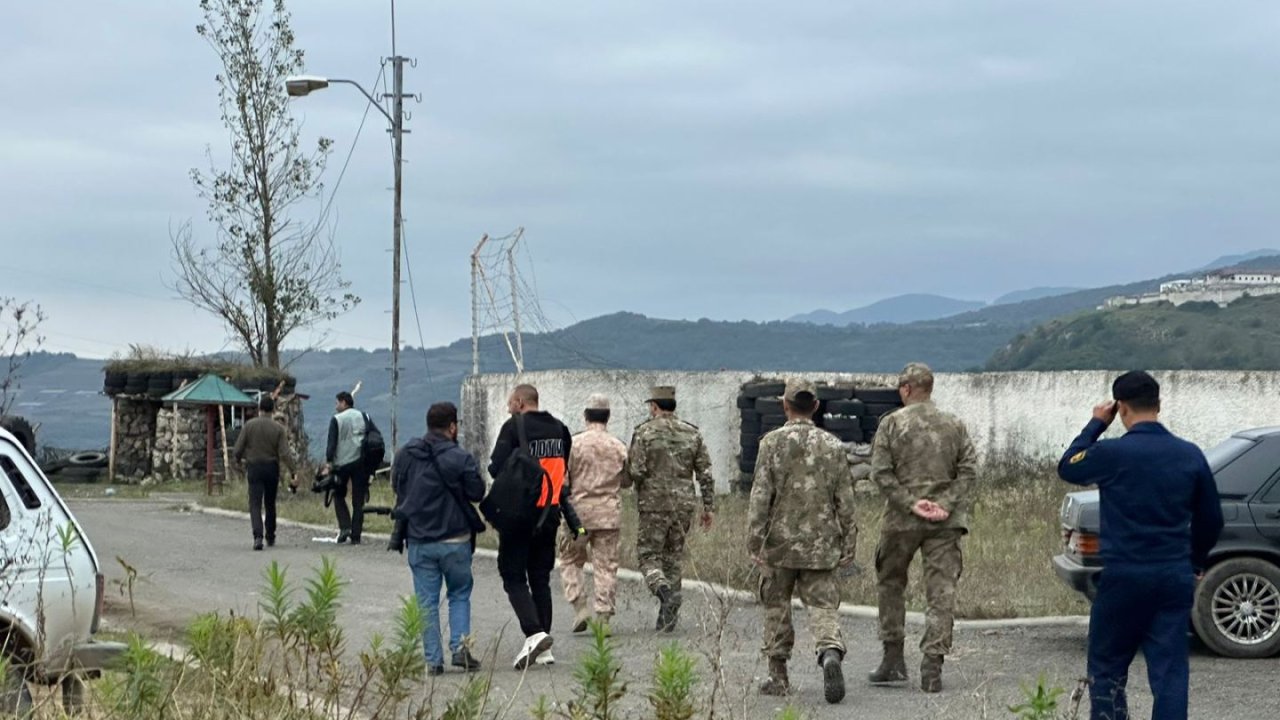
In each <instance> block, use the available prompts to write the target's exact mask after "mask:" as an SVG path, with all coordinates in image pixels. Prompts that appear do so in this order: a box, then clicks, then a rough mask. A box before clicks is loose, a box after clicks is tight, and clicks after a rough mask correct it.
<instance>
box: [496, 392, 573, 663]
mask: <svg viewBox="0 0 1280 720" xmlns="http://www.w3.org/2000/svg"><path fill="white" fill-rule="evenodd" d="M507 409H508V410H510V411H511V419H510V420H507V422H506V423H505V424H503V426H502V429H501V430H500V431H499V432H498V442H497V443H496V444H495V445H494V448H493V455H491V456H490V458H489V475H491V476H493V477H497V476H498V474H499V473H500V472H501V471H502V467H503V465H505V464H506V462H507V458H508V457H510V455H511V453H512V452H514V451H515V450H516V448H517V447H519V446H520V439H519V437H520V435H519V431H518V429H517V427H516V416H517V415H518V416H521V417H522V418H523V422H524V429H525V439H526V440H527V441H528V443H529V445H528V450H529V454H530V455H532V456H533V458H534V459H535V460H537V461H538V464H539V465H541V466H542V469H543V470H544V471H545V472H546V474H547V476H548V478H549V479H550V483H549V487H544V489H543V491H542V495H541V496H540V497H539V498H538V508H539V510H540V512H539V513H537V516H538V517H539V518H541V519H542V520H543V522H541V523H540V524H535V523H530V524H528V525H518V526H514V527H503V528H499V529H498V573H499V574H500V575H501V576H502V587H503V589H504V590H506V591H507V598H508V599H509V600H510V601H511V608H512V609H513V610H515V612H516V617H517V618H518V619H519V620H520V629H521V630H522V631H523V632H524V636H525V642H524V646H523V647H522V648H521V649H520V653H519V654H518V655H516V660H515V663H514V666H515V669H517V670H524V669H525V668H527V667H528V666H529V664H530V663H533V662H537V663H538V664H540V665H549V664H551V663H554V662H555V660H554V658H552V656H551V653H550V652H548V651H549V650H550V649H551V645H552V638H551V635H550V634H549V633H550V632H551V570H552V568H554V567H555V564H556V529H557V528H558V527H559V526H560V516H562V515H563V517H564V521H565V522H566V523H567V524H568V526H569V530H570V532H571V533H572V534H573V537H574V538H575V539H576V541H577V542H582V541H584V540H585V539H586V531H585V530H584V529H583V528H582V523H581V522H579V520H578V515H577V513H575V512H574V511H573V506H572V505H571V504H570V503H569V490H570V488H569V486H568V482H569V476H568V467H569V448H570V447H571V446H572V445H573V438H572V435H571V434H570V432H569V428H567V427H565V425H564V423H562V422H560V421H559V420H557V419H556V418H554V417H552V415H551V413H548V412H544V411H542V410H539V409H538V390H537V389H536V388H534V387H533V386H532V385H517V386H516V388H515V389H514V390H512V391H511V397H510V398H508V399H507ZM543 511H545V512H543Z"/></svg>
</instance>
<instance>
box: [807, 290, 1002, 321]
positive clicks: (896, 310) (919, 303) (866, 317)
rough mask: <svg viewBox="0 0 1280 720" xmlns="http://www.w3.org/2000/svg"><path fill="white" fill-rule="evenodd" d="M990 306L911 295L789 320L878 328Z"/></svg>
mask: <svg viewBox="0 0 1280 720" xmlns="http://www.w3.org/2000/svg"><path fill="white" fill-rule="evenodd" d="M986 306H987V304H986V303H985V302H982V301H975V300H957V299H955V298H949V297H943V296H941V295H928V294H919V293H917V294H910V295H897V296H895V297H891V298H887V299H885V300H880V301H878V302H874V303H871V304H870V305H867V306H865V307H860V308H855V309H853V310H847V311H845V312H841V313H837V312H832V311H830V310H815V311H814V312H811V313H805V314H803V315H796V316H793V317H790V318H787V321H788V322H802V323H811V324H814V325H837V326H840V327H845V326H848V325H874V324H876V323H893V324H895V325H901V324H905V323H913V322H920V321H922V320H936V319H938V318H943V317H947V316H948V315H959V314H960V313H962V312H965V311H968V310H977V309H978V308H982V307H986Z"/></svg>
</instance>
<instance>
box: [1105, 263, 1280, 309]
mask: <svg viewBox="0 0 1280 720" xmlns="http://www.w3.org/2000/svg"><path fill="white" fill-rule="evenodd" d="M1260 295H1280V270H1241V269H1239V268H1227V269H1223V270H1215V271H1213V272H1211V273H1208V274H1207V275H1205V276H1204V277H1198V278H1180V279H1178V280H1170V281H1168V282H1164V283H1160V291H1159V292H1154V293H1147V294H1146V295H1121V296H1119V297H1113V298H1109V299H1108V300H1107V302H1106V303H1105V304H1104V305H1103V306H1102V307H1101V308H1099V309H1105V308H1114V307H1123V306H1125V305H1148V304H1152V303H1160V302H1167V303H1171V304H1173V305H1181V304H1183V303H1189V302H1212V303H1217V304H1218V305H1221V306H1223V307H1225V306H1227V305H1229V304H1231V303H1233V302H1235V301H1236V300H1239V299H1240V298H1242V297H1246V296H1253V297H1257V296H1260Z"/></svg>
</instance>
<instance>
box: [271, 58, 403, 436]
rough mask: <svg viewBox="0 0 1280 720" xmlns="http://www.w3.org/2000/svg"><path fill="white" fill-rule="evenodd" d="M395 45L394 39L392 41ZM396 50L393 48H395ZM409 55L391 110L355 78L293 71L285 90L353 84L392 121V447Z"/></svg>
mask: <svg viewBox="0 0 1280 720" xmlns="http://www.w3.org/2000/svg"><path fill="white" fill-rule="evenodd" d="M393 45H394V43H393ZM393 52H394V50H393ZM408 60H409V59H408V58H406V57H401V56H399V55H395V56H393V57H392V58H391V67H392V70H393V72H392V90H391V92H390V93H387V94H384V95H383V98H384V99H386V98H390V99H391V106H392V107H391V112H387V111H386V109H385V108H383V107H382V103H380V102H378V101H377V100H375V99H374V97H373V96H372V95H370V94H369V91H367V90H365V89H364V88H363V87H361V86H360V83H358V82H356V81H355V80H345V79H342V78H325V77H319V76H316V75H294V76H290V77H287V78H285V81H284V87H285V91H286V92H288V93H289V96H290V97H305V96H307V95H310V94H311V93H313V92H315V91H316V90H323V89H324V88H327V87H329V85H331V84H334V83H342V84H346V85H352V86H354V87H355V88H356V89H357V90H359V91H360V93H361V94H362V95H364V96H365V97H366V98H368V100H369V102H370V103H371V104H372V105H373V106H374V107H376V108H378V112H380V113H382V115H383V117H385V118H386V119H387V121H388V122H390V123H391V144H392V162H393V163H394V165H395V178H396V179H395V190H394V198H395V199H394V201H393V202H394V210H393V213H392V224H391V256H392V258H393V259H392V261H391V447H392V448H396V447H399V445H400V443H399V438H398V429H397V423H396V405H397V404H398V400H399V395H400V237H401V224H402V218H401V215H400V194H401V193H400V175H401V168H402V166H403V164H404V162H403V157H402V155H401V152H400V149H401V140H402V139H403V135H404V132H405V130H404V99H405V98H407V97H413V96H412V95H406V94H405V92H404V64H405V63H406V62H408Z"/></svg>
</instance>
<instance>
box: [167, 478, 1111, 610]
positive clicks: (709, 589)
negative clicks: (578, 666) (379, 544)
mask: <svg viewBox="0 0 1280 720" xmlns="http://www.w3.org/2000/svg"><path fill="white" fill-rule="evenodd" d="M182 507H183V508H184V509H186V510H187V511H188V512H198V513H202V514H204V515H213V516H215V517H225V518H234V519H237V520H248V519H249V513H244V512H239V511H236V510H223V509H222V508H214V507H207V506H204V505H201V504H199V503H195V502H187V503H183V505H182ZM276 524H277V525H279V526H282V527H293V528H301V529H306V530H317V531H321V532H327V533H332V532H333V528H332V527H327V526H324V525H312V524H311V523H304V522H298V521H297V520H289V519H286V518H279V519H277V520H276ZM365 537H367V538H370V539H374V540H382V541H387V540H390V539H391V536H390V535H387V534H385V533H365ZM475 554H476V555H478V556H480V557H483V558H487V559H490V560H496V559H497V557H498V553H497V551H495V550H490V549H488V548H476V553H475ZM557 564H558V563H557ZM587 572H592V569H591V566H590V564H588V565H587ZM618 579H620V580H626V581H628V582H634V583H639V584H644V576H643V575H641V574H640V573H639V572H637V571H635V570H631V569H629V568H618ZM684 587H685V588H687V589H692V590H698V591H701V592H703V593H705V594H709V595H714V596H715V597H717V598H724V599H727V600H731V601H735V602H740V603H742V604H744V605H758V604H760V602H759V599H758V598H756V596H755V595H754V594H753V593H749V592H747V591H745V590H739V589H737V588H731V587H726V586H724V585H720V584H718V583H710V582H704V581H702V580H685V581H684ZM791 604H792V607H795V608H801V607H803V604H802V603H801V602H800V601H799V600H793V601H792V603H791ZM840 614H841V615H843V616H845V617H851V618H858V619H861V620H876V619H877V618H878V617H879V610H877V609H876V608H875V607H872V606H870V605H853V604H851V603H840ZM907 622H908V623H910V624H912V625H924V624H925V614H924V613H921V612H908V613H907ZM1088 625H1089V616H1088V615H1050V616H1045V617H1029V618H999V619H990V620H956V623H955V626H956V628H957V629H963V630H1016V629H1020V628H1046V627H1088Z"/></svg>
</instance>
